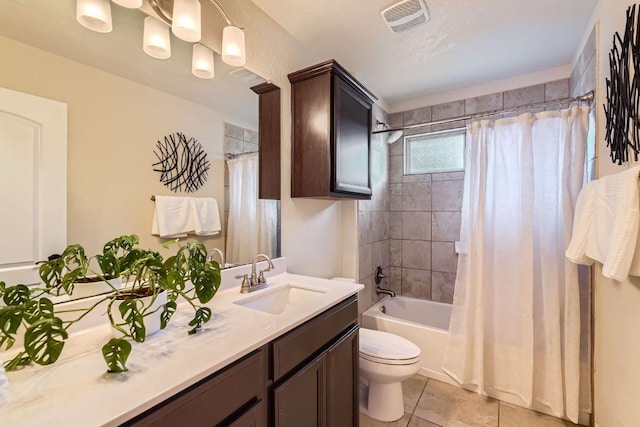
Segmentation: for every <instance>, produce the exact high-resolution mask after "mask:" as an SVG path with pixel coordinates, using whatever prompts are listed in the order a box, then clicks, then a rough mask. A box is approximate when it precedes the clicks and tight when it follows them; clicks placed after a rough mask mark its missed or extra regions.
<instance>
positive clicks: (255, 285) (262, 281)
mask: <svg viewBox="0 0 640 427" xmlns="http://www.w3.org/2000/svg"><path fill="white" fill-rule="evenodd" d="M260 258H263V259H264V260H265V261H267V262H268V263H269V267H268V268H267V269H266V270H260V272H259V273H258V274H256V264H257V263H258V261H259V260H260ZM273 268H274V267H273V263H272V262H271V258H269V257H268V256H267V255H265V254H258V255H256V257H255V258H254V259H253V263H252V264H251V276H250V277H247V276H248V275H247V274H242V275H240V276H236V279H242V285H241V286H240V293H241V294H248V293H249V292H253V291H257V290H258V289H264V288H266V287H267V279H266V278H265V277H264V272H265V271H271V270H273Z"/></svg>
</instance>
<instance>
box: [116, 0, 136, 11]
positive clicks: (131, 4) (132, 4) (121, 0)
mask: <svg viewBox="0 0 640 427" xmlns="http://www.w3.org/2000/svg"><path fill="white" fill-rule="evenodd" d="M113 2H114V3H115V4H118V5H120V6H122V7H127V8H129V9H137V8H139V7H140V6H142V0H113Z"/></svg>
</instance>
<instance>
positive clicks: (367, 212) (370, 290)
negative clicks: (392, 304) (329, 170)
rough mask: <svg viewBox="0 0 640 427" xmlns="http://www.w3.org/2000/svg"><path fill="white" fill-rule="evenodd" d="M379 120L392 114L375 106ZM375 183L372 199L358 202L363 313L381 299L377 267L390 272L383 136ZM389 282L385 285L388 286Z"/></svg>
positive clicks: (377, 140) (376, 149) (374, 160)
mask: <svg viewBox="0 0 640 427" xmlns="http://www.w3.org/2000/svg"><path fill="white" fill-rule="evenodd" d="M376 119H378V120H380V121H385V122H386V121H387V120H388V116H387V114H386V113H385V112H384V111H383V110H382V109H380V108H379V107H378V106H376V105H374V107H373V123H375V122H376ZM371 186H372V190H373V194H372V196H371V200H361V201H359V202H358V259H359V262H358V282H359V283H362V284H363V285H364V290H363V291H362V292H360V294H359V296H358V303H359V307H358V308H359V312H360V313H362V311H364V310H366V309H367V308H369V307H370V306H372V305H373V304H374V303H375V302H376V301H377V300H378V297H377V295H376V292H375V288H376V284H375V281H374V272H375V269H376V267H377V266H380V267H382V268H383V270H384V273H385V274H386V275H388V274H389V145H388V144H387V143H386V139H385V137H384V136H382V135H372V137H371ZM387 283H388V281H387V280H385V282H384V283H381V286H382V287H388V284H387Z"/></svg>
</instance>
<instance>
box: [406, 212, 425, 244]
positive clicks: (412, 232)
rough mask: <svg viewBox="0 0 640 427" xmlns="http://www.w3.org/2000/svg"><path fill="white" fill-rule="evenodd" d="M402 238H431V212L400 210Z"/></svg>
mask: <svg viewBox="0 0 640 427" xmlns="http://www.w3.org/2000/svg"><path fill="white" fill-rule="evenodd" d="M402 238H403V239H405V240H431V212H402Z"/></svg>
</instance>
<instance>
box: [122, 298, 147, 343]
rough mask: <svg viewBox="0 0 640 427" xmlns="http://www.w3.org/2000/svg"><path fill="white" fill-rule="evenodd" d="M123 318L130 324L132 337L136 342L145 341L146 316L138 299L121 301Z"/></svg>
mask: <svg viewBox="0 0 640 427" xmlns="http://www.w3.org/2000/svg"><path fill="white" fill-rule="evenodd" d="M118 310H119V311H120V315H121V316H122V319H123V320H124V321H125V322H126V323H127V325H129V332H130V333H131V338H133V340H134V341H136V342H144V340H145V338H146V335H147V331H146V329H145V327H144V316H143V315H142V313H140V310H138V300H137V299H128V300H124V301H122V302H121V303H120V307H118Z"/></svg>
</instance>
